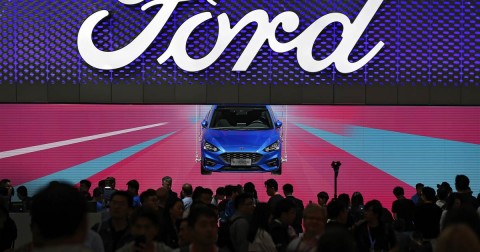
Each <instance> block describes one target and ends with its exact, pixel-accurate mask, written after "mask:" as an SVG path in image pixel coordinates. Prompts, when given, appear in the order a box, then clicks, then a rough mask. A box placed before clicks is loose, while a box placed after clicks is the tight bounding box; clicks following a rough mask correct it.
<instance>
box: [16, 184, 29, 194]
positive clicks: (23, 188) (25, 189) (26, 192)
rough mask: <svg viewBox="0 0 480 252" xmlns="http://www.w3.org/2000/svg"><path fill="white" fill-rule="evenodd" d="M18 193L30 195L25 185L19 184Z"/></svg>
mask: <svg viewBox="0 0 480 252" xmlns="http://www.w3.org/2000/svg"><path fill="white" fill-rule="evenodd" d="M17 195H18V196H20V195H25V196H28V190H27V188H26V187H25V186H23V185H22V186H19V187H17Z"/></svg>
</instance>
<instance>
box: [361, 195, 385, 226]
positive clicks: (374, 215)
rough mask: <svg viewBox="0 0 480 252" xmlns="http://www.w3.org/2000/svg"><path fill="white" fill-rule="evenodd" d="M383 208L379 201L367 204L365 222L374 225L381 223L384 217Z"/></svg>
mask: <svg viewBox="0 0 480 252" xmlns="http://www.w3.org/2000/svg"><path fill="white" fill-rule="evenodd" d="M382 211H383V206H382V203H380V201H378V200H371V201H369V202H367V204H365V220H366V221H367V222H368V223H374V222H376V221H380V216H381V215H382Z"/></svg>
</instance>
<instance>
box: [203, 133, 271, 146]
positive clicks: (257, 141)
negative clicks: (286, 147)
mask: <svg viewBox="0 0 480 252" xmlns="http://www.w3.org/2000/svg"><path fill="white" fill-rule="evenodd" d="M204 138H205V140H206V141H208V142H209V143H211V144H213V145H215V146H217V147H219V148H223V149H224V150H228V149H230V148H238V147H244V148H246V149H247V148H248V149H253V150H257V149H259V148H265V147H267V146H268V145H270V144H272V143H274V142H275V141H277V140H278V139H279V138H280V137H279V134H278V132H277V131H276V130H275V129H271V130H213V129H212V130H207V131H206V132H205V136H204Z"/></svg>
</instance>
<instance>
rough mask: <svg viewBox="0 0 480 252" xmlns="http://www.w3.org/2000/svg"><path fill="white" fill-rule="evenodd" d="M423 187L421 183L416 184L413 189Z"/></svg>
mask: <svg viewBox="0 0 480 252" xmlns="http://www.w3.org/2000/svg"><path fill="white" fill-rule="evenodd" d="M423 187H425V185H424V184H422V183H417V184H416V185H415V189H419V188H423Z"/></svg>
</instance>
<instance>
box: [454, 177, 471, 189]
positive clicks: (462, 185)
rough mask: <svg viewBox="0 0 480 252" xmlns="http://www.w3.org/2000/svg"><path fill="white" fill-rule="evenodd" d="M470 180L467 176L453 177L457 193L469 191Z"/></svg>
mask: <svg viewBox="0 0 480 252" xmlns="http://www.w3.org/2000/svg"><path fill="white" fill-rule="evenodd" d="M469 186H470V179H468V177H467V176H465V175H463V174H460V175H457V176H456V177H455V189H457V191H458V192H465V191H468V190H469V188H470V187H469Z"/></svg>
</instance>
